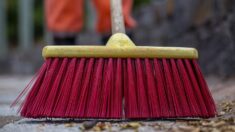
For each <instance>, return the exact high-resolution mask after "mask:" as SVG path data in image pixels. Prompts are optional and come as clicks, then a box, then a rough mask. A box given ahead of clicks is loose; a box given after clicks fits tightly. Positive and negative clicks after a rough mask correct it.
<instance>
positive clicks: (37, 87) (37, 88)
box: [22, 59, 59, 117]
mask: <svg viewBox="0 0 235 132" xmlns="http://www.w3.org/2000/svg"><path fill="white" fill-rule="evenodd" d="M46 63H47V69H46V71H45V73H44V74H45V75H44V76H45V77H44V78H42V80H41V81H40V82H38V83H35V84H34V86H33V87H32V89H34V90H32V91H33V94H32V95H30V96H28V97H27V99H26V101H27V100H30V101H29V103H26V104H25V106H24V108H25V110H22V112H23V113H24V115H25V116H26V117H40V115H39V111H38V109H39V107H41V106H40V105H39V103H40V100H41V96H43V95H44V94H45V93H44V92H45V91H44V89H43V87H44V86H45V85H46V84H45V81H47V80H49V79H51V78H52V75H53V73H54V70H55V69H50V67H52V66H54V67H55V66H58V63H59V60H58V59H55V60H53V59H48V60H46ZM49 69H50V72H49V71H48V70H49ZM35 109H36V110H35Z"/></svg>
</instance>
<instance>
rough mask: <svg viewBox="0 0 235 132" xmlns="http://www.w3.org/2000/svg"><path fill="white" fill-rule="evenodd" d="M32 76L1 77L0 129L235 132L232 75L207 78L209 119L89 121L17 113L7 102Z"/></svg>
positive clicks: (0, 131) (7, 131) (1, 131)
mask: <svg viewBox="0 0 235 132" xmlns="http://www.w3.org/2000/svg"><path fill="white" fill-rule="evenodd" d="M30 78H31V76H10V75H8V76H0V132H11V131H19V132H27V131H32V132H45V131H51V132H58V131H62V132H67V131H101V130H104V131H143V132H144V131H176V132H177V131H185V132H186V131H193V132H199V131H213V132H217V131H226V132H235V96H234V95H235V78H219V77H214V76H213V77H212V76H210V77H206V80H207V82H208V85H209V87H210V90H211V92H212V95H213V97H214V99H215V101H216V105H217V110H218V116H217V117H215V118H211V119H187V120H186V119H177V120H176V119H175V120H154V121H152V120H151V121H129V122H105V121H102V122H98V123H97V122H94V121H93V122H92V121H85V122H84V121H79V120H62V119H57V120H46V119H40V120H33V119H25V118H21V117H19V115H17V114H16V113H17V109H16V108H13V109H11V108H9V105H10V103H11V102H12V101H13V100H14V99H15V97H16V96H17V95H18V94H19V92H20V91H21V90H22V89H23V88H24V86H25V85H26V84H27V82H29V80H30Z"/></svg>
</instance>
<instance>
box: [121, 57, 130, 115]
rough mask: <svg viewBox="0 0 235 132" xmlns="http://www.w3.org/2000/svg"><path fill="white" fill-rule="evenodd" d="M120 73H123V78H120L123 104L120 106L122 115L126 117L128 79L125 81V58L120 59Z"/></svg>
mask: <svg viewBox="0 0 235 132" xmlns="http://www.w3.org/2000/svg"><path fill="white" fill-rule="evenodd" d="M122 69H123V71H122V74H123V78H122V82H123V84H122V87H123V95H124V97H123V104H122V107H123V110H122V117H127V115H128V113H129V111H128V107H127V106H128V105H129V104H128V101H127V100H129V99H128V97H129V96H128V83H127V82H128V81H127V78H128V77H127V60H126V59H122Z"/></svg>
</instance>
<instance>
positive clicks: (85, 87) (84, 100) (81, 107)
mask: <svg viewBox="0 0 235 132" xmlns="http://www.w3.org/2000/svg"><path fill="white" fill-rule="evenodd" d="M94 60H95V59H94V58H90V59H87V61H88V62H87V65H86V66H85V71H84V79H83V83H82V85H81V93H80V97H79V101H78V102H79V104H78V111H77V112H78V116H79V117H85V112H86V107H87V104H88V102H89V99H88V98H89V97H88V94H89V86H90V79H91V75H92V74H91V73H92V70H93V64H94Z"/></svg>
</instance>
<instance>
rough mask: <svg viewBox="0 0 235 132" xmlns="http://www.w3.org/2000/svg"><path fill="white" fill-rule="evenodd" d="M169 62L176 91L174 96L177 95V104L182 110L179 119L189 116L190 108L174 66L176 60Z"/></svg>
mask: <svg viewBox="0 0 235 132" xmlns="http://www.w3.org/2000/svg"><path fill="white" fill-rule="evenodd" d="M170 61H171V68H172V73H173V75H172V78H173V81H174V86H175V89H176V94H177V95H178V98H179V102H180V106H181V107H180V109H181V110H182V114H181V117H187V116H190V114H191V113H190V108H189V104H188V101H187V97H186V93H185V90H184V87H183V82H182V80H181V78H180V75H179V71H178V68H177V66H176V62H175V61H176V59H170Z"/></svg>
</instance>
